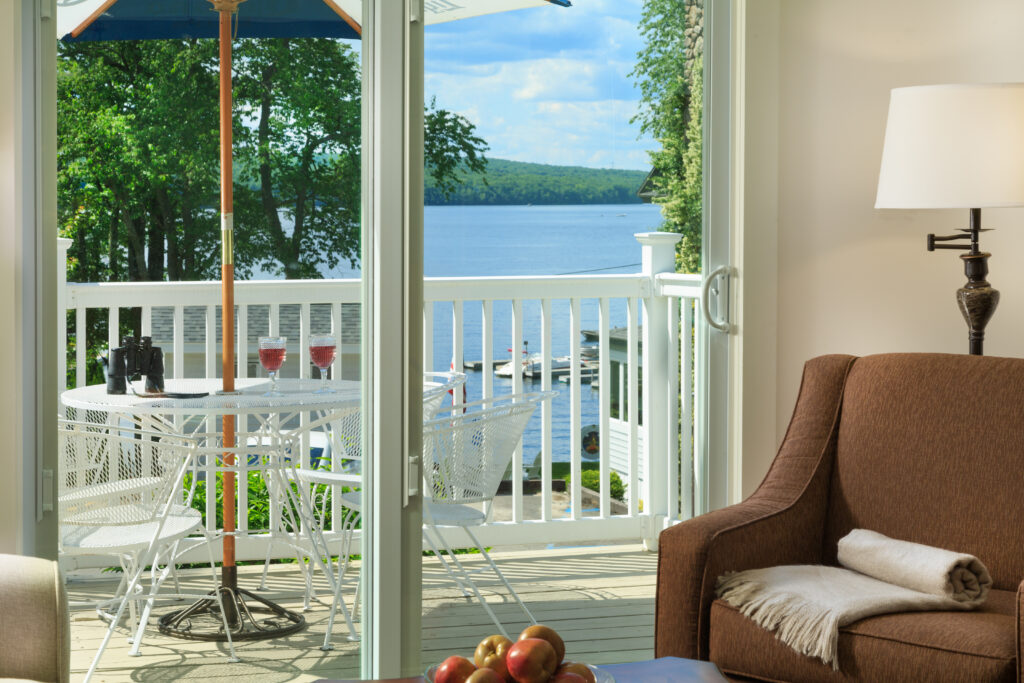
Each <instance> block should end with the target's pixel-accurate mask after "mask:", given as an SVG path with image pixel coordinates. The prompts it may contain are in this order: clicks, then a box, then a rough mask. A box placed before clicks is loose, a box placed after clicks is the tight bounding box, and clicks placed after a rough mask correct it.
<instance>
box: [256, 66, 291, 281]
mask: <svg viewBox="0 0 1024 683" xmlns="http://www.w3.org/2000/svg"><path fill="white" fill-rule="evenodd" d="M276 73H277V67H275V66H268V67H267V68H265V69H264V70H263V74H262V85H263V93H262V97H261V98H260V122H259V126H258V128H257V130H256V134H257V140H258V143H259V159H260V171H259V172H260V204H261V205H262V207H263V214H264V216H266V218H267V225H268V226H269V227H270V233H271V235H272V237H273V243H274V245H276V246H275V249H274V251H275V256H276V258H277V260H278V261H280V263H281V265H282V266H284V274H285V275H284V276H285V277H286V278H288V279H289V280H291V279H294V278H296V277H297V274H296V273H295V264H294V263H293V262H292V260H291V259H290V258H289V252H290V251H291V250H290V249H288V248H287V242H288V240H287V238H286V237H285V236H284V228H283V227H282V226H281V216H280V214H278V205H277V199H276V198H275V197H274V178H273V176H272V175H271V173H270V114H271V104H272V102H273V96H272V92H273V82H274V74H276Z"/></svg>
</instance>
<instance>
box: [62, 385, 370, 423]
mask: <svg viewBox="0 0 1024 683" xmlns="http://www.w3.org/2000/svg"><path fill="white" fill-rule="evenodd" d="M222 382H223V380H221V379H217V378H208V379H168V380H167V381H166V382H165V388H166V391H167V392H171V393H181V394H206V395H205V396H197V397H195V398H170V397H152V396H145V395H143V393H142V390H143V382H141V381H138V382H132V383H131V386H132V388H133V389H134V391H135V393H133V391H132V390H131V389H129V391H128V393H125V394H108V393H107V387H106V385H105V384H91V385H89V386H86V387H78V388H75V389H69V390H67V391H65V392H64V393H63V394H61V402H62V403H63V404H64V405H65V406H66V407H68V408H77V409H80V410H95V411H104V412H113V413H132V414H135V415H144V414H148V415H152V414H189V415H195V414H200V413H208V414H244V413H265V412H268V411H273V412H290V411H300V410H310V409H313V410H316V409H317V408H327V409H333V408H338V407H342V406H347V405H351V406H357V405H359V402H360V400H361V398H362V391H361V388H360V383H359V382H356V381H352V380H329V381H328V382H327V385H328V386H329V387H330V388H331V389H334V393H324V394H320V393H316V390H317V389H319V388H320V380H319V379H294V378H286V379H279V380H278V381H277V388H278V391H279V392H280V394H281V396H264V394H265V393H267V392H268V391H269V390H270V380H269V379H265V378H258V379H252V378H250V379H237V380H235V388H236V389H237V392H236V393H234V394H220V393H218V392H219V391H220V389H221V386H222Z"/></svg>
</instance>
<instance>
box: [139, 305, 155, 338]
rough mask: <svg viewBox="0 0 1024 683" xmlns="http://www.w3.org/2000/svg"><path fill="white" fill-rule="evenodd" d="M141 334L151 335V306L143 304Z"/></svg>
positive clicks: (144, 335)
mask: <svg viewBox="0 0 1024 683" xmlns="http://www.w3.org/2000/svg"><path fill="white" fill-rule="evenodd" d="M141 327H142V336H143V337H152V336H153V307H152V306H143V307H142V325H141Z"/></svg>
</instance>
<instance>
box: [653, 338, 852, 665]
mask: <svg viewBox="0 0 1024 683" xmlns="http://www.w3.org/2000/svg"><path fill="white" fill-rule="evenodd" d="M854 360H855V358H854V357H853V356H822V357H820V358H815V359H813V360H811V361H809V362H808V363H807V364H806V365H805V367H804V375H803V381H802V384H801V387H800V395H799V397H798V398H797V403H796V408H795V409H794V412H793V417H792V419H791V421H790V424H789V429H788V430H787V431H786V437H785V438H784V439H783V441H782V445H781V446H780V448H779V452H778V455H777V456H776V458H775V460H774V462H773V463H772V466H771V468H770V469H769V471H768V474H767V475H766V476H765V479H764V481H763V482H762V483H761V485H760V486H759V487H758V489H757V490H756V491H755V492H754V493H753V495H751V496H750V498H748V499H747V500H745V501H743V502H742V503H739V504H737V505H732V506H730V507H727V508H723V509H721V510H716V511H714V512H711V513H708V514H706V515H701V516H700V517H696V518H694V519H691V520H689V521H687V522H683V523H681V524H677V525H675V526H673V527H670V528H668V529H666V530H665V531H663V532H662V533H661V536H660V537H659V541H658V543H659V553H658V589H657V601H656V607H655V609H656V612H655V656H657V657H666V656H675V657H686V658H690V659H707V656H708V635H709V634H708V617H709V614H710V608H711V602H712V601H713V600H714V590H715V580H716V579H717V578H718V576H719V575H720V574H722V573H724V572H726V571H734V570H737V571H738V570H742V569H753V568H758V567H770V566H774V565H780V564H808V563H818V562H821V559H822V558H821V553H822V536H823V532H824V520H825V512H826V508H827V505H826V502H827V499H828V486H829V478H830V476H831V471H832V456H833V453H834V449H835V440H836V431H837V426H838V422H839V408H840V405H841V403H842V396H843V387H844V385H845V382H846V375H847V373H848V372H849V369H850V366H851V365H852V364H853V361H854Z"/></svg>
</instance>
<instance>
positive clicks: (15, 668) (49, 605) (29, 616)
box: [0, 555, 71, 683]
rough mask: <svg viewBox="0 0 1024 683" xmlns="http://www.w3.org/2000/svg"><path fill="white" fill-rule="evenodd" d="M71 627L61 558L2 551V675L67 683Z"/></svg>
mask: <svg viewBox="0 0 1024 683" xmlns="http://www.w3.org/2000/svg"><path fill="white" fill-rule="evenodd" d="M69 630H70V624H69V621H68V601H67V596H66V594H65V592H64V581H63V579H62V577H61V574H60V570H59V569H58V568H57V563H56V562H50V561H49V560H41V559H39V558H37V557H22V556H20V555H0V678H15V679H29V680H35V681H47V682H52V683H66V682H67V681H68V680H69V679H70V673H69V669H70V657H71V641H70V634H69Z"/></svg>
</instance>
